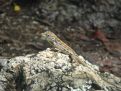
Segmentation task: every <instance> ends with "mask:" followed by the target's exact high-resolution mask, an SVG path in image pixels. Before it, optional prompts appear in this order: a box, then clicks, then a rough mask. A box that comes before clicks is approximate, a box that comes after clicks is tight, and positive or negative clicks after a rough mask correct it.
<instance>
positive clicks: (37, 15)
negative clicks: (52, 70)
mask: <svg viewBox="0 0 121 91" xmlns="http://www.w3.org/2000/svg"><path fill="white" fill-rule="evenodd" d="M50 1H51V0H50ZM67 1H68V2H64V1H63V0H62V1H61V0H60V3H61V5H60V6H59V4H58V2H59V1H58V2H55V1H54V0H52V2H49V1H48V0H46V1H45V2H44V1H43V2H41V3H40V2H38V1H37V0H36V2H34V3H32V0H31V3H30V2H28V1H27V2H24V1H23V0H20V1H19V2H18V1H17V0H15V2H12V4H10V5H6V6H4V7H0V57H10V58H11V57H15V56H21V55H26V54H31V53H37V52H39V51H41V50H44V49H46V48H48V47H52V46H50V45H49V44H48V43H47V42H45V41H42V40H41V39H40V37H41V36H40V34H41V33H42V32H44V31H47V30H50V31H52V32H54V33H55V34H56V35H57V36H58V37H59V38H60V39H62V40H63V41H64V42H66V43H67V44H68V45H69V46H71V47H72V48H73V49H74V50H75V51H76V52H77V53H78V54H79V55H83V56H84V57H85V59H87V60H89V61H90V62H91V63H93V64H96V65H99V66H100V70H101V71H102V72H104V71H107V72H111V73H113V74H115V75H117V76H119V77H121V72H120V71H121V47H120V45H121V40H120V39H121V36H120V35H121V31H120V29H121V28H120V24H121V23H120V17H119V16H118V15H119V13H120V12H118V11H119V10H120V8H119V6H118V4H116V5H117V7H114V9H115V11H113V10H111V9H112V7H111V8H108V6H110V5H109V4H110V3H111V2H106V3H105V2H103V3H102V2H93V3H92V2H90V1H88V0H85V1H83V0H82V3H85V5H84V4H81V3H78V2H79V0H75V1H73V0H70V1H69V0H67ZM92 1H93V0H92ZM104 1H105V0H104ZM112 1H113V0H112ZM2 3H3V2H1V3H0V4H1V5H2ZM23 3H24V4H23ZM39 3H40V4H39ZM100 3H101V4H100ZM113 3H114V2H112V4H111V5H113ZM15 4H17V5H19V7H20V10H18V11H17V10H15V7H16V5H15ZM98 4H99V5H100V7H101V5H102V6H103V5H104V7H102V8H99V10H100V9H102V10H100V11H99V10H98V8H97V7H98ZM105 4H107V6H105ZM114 4H115V3H114ZM90 5H94V7H93V8H92V6H90ZM119 5H120V4H119ZM105 7H106V8H105ZM96 9H97V11H96ZM103 9H104V10H103ZM106 9H107V11H108V12H107V11H106ZM109 15H110V16H109Z"/></svg>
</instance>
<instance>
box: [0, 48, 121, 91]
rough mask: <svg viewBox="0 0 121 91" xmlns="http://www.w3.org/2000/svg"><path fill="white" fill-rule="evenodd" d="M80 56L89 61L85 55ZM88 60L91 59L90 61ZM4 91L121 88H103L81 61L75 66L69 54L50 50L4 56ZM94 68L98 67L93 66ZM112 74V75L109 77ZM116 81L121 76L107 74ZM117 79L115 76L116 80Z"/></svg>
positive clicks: (108, 89)
mask: <svg viewBox="0 0 121 91" xmlns="http://www.w3.org/2000/svg"><path fill="white" fill-rule="evenodd" d="M80 59H82V60H83V61H86V60H85V59H84V58H83V57H82V56H80ZM87 63H88V62H87ZM0 64H1V72H0V79H1V80H0V91H87V90H89V91H96V90H102V91H116V90H117V91H119V90H121V89H120V87H115V86H114V87H106V88H105V86H104V87H100V86H99V84H100V83H96V82H95V81H94V79H92V78H91V77H90V76H89V75H88V72H90V70H89V69H88V68H86V67H84V66H82V65H81V64H80V65H79V66H77V67H76V68H74V67H73V66H72V63H71V59H70V58H69V56H68V55H65V54H62V53H59V52H54V51H51V50H50V49H47V50H45V51H41V52H39V53H37V54H29V55H26V56H18V57H15V58H11V59H7V58H6V59H2V58H1V59H0ZM88 64H89V65H90V66H92V69H93V70H94V69H96V70H98V67H97V66H95V65H92V64H90V63H88ZM108 75H109V76H108ZM107 77H108V80H109V81H110V82H111V81H112V83H115V82H117V84H119V85H120V86H121V84H120V82H121V79H120V78H118V77H115V76H114V75H111V74H107V76H106V77H105V78H106V79H107ZM112 78H113V79H112ZM113 81H115V82H113Z"/></svg>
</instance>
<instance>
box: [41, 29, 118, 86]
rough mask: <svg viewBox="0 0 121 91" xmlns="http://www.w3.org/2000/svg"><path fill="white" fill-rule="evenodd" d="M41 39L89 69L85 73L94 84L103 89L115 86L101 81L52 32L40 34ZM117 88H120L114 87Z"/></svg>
mask: <svg viewBox="0 0 121 91" xmlns="http://www.w3.org/2000/svg"><path fill="white" fill-rule="evenodd" d="M41 39H42V40H46V41H48V42H49V43H50V44H51V45H52V46H53V47H54V48H57V49H58V50H59V51H61V52H62V53H65V54H67V55H69V56H71V58H72V59H73V60H74V61H75V62H76V61H77V63H78V65H79V64H82V65H83V66H85V67H87V68H88V69H89V72H87V75H89V76H91V77H92V78H93V79H94V80H95V81H96V83H97V84H98V85H99V86H101V87H103V86H106V85H107V86H109V87H110V86H116V85H113V84H111V83H110V82H108V81H105V79H103V78H102V77H101V76H100V75H99V74H98V71H97V70H92V69H91V67H90V66H89V64H87V63H86V62H84V61H82V60H81V59H80V58H79V56H78V54H77V53H76V52H75V51H74V50H73V49H72V48H71V47H69V46H68V45H67V44H66V43H64V42H63V41H62V40H61V39H60V38H59V37H57V36H56V35H55V34H54V33H53V32H51V31H46V32H44V33H41ZM116 87H119V88H120V86H116Z"/></svg>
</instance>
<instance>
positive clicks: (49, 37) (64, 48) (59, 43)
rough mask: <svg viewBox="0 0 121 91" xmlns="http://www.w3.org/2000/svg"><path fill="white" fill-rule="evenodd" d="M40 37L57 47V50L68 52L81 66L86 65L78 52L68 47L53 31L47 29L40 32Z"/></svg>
mask: <svg viewBox="0 0 121 91" xmlns="http://www.w3.org/2000/svg"><path fill="white" fill-rule="evenodd" d="M41 38H42V39H43V40H47V41H48V42H49V43H50V44H51V45H52V46H54V47H55V48H57V49H58V50H59V51H61V52H63V53H65V54H68V55H70V56H71V58H72V59H73V60H74V61H77V63H78V64H82V65H83V66H88V65H87V64H86V63H85V62H83V61H82V60H81V59H80V58H79V57H78V54H77V53H76V52H75V51H74V50H73V49H72V48H71V47H69V46H68V45H67V44H66V43H64V42H63V41H62V40H60V39H59V38H58V37H57V36H56V35H55V34H54V33H53V32H50V31H47V32H45V33H42V34H41Z"/></svg>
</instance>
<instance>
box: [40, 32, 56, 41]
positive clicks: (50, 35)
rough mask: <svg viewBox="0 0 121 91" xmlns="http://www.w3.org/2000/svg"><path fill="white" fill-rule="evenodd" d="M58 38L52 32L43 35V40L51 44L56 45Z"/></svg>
mask: <svg viewBox="0 0 121 91" xmlns="http://www.w3.org/2000/svg"><path fill="white" fill-rule="evenodd" d="M56 38H57V36H56V35H55V34H54V33H53V32H51V31H46V32H44V33H41V39H42V40H47V41H48V42H49V43H54V42H55V41H56Z"/></svg>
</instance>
